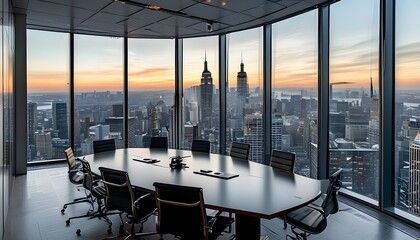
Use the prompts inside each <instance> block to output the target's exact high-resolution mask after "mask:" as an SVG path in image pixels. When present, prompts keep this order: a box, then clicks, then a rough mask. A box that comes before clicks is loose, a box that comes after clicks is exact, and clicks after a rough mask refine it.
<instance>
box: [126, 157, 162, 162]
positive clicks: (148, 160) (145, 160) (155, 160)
mask: <svg viewBox="0 0 420 240" xmlns="http://www.w3.org/2000/svg"><path fill="white" fill-rule="evenodd" d="M133 160H134V161H138V162H143V163H157V162H160V160H158V159H156V158H133Z"/></svg>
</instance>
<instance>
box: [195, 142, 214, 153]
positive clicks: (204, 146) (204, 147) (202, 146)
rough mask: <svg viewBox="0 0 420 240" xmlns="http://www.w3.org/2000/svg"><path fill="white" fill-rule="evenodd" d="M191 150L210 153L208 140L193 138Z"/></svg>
mask: <svg viewBox="0 0 420 240" xmlns="http://www.w3.org/2000/svg"><path fill="white" fill-rule="evenodd" d="M191 151H193V152H204V153H210V141H208V140H200V139H194V140H193V142H192V145H191Z"/></svg>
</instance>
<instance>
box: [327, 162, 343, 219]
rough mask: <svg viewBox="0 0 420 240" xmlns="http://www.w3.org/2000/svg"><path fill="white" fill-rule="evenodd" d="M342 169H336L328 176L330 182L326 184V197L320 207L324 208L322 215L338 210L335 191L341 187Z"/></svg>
mask: <svg viewBox="0 0 420 240" xmlns="http://www.w3.org/2000/svg"><path fill="white" fill-rule="evenodd" d="M342 171H343V169H341V168H340V169H338V170H337V171H336V172H334V173H333V174H332V175H331V176H330V183H329V185H328V189H327V193H326V197H325V199H324V201H323V202H322V209H323V210H324V216H325V217H328V215H330V214H334V213H336V212H338V210H339V206H338V200H337V191H338V190H339V189H340V188H341V181H340V177H341V172H342Z"/></svg>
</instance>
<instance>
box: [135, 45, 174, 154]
mask: <svg viewBox="0 0 420 240" xmlns="http://www.w3.org/2000/svg"><path fill="white" fill-rule="evenodd" d="M174 60H175V42H174V40H158V39H129V40H128V91H129V92H128V108H129V109H128V110H129V116H128V136H127V137H128V146H129V147H148V146H149V145H150V139H151V137H153V136H163V137H168V140H169V147H171V146H172V142H173V141H172V140H173V138H174V133H173V129H174V128H173V127H174V126H173V123H174V117H175V116H174V93H175V61H174Z"/></svg>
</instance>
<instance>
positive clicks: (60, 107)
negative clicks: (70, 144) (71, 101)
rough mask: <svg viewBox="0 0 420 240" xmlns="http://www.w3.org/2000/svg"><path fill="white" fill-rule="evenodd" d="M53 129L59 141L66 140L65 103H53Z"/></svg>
mask: <svg viewBox="0 0 420 240" xmlns="http://www.w3.org/2000/svg"><path fill="white" fill-rule="evenodd" d="M52 114H53V129H54V131H55V132H56V133H57V137H58V138H60V139H68V137H69V135H68V122H67V103H65V102H53V104H52Z"/></svg>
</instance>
